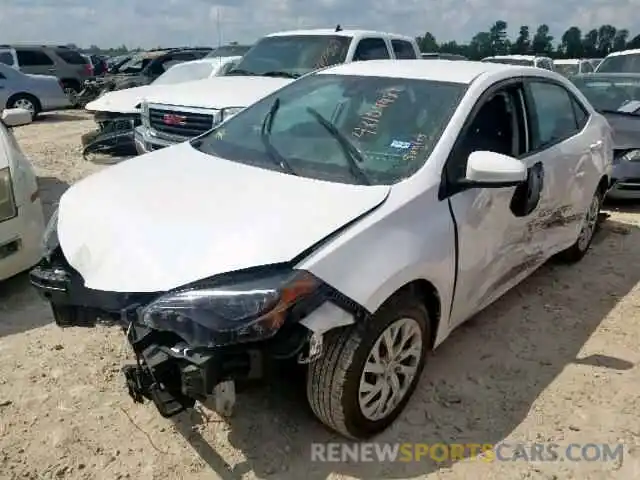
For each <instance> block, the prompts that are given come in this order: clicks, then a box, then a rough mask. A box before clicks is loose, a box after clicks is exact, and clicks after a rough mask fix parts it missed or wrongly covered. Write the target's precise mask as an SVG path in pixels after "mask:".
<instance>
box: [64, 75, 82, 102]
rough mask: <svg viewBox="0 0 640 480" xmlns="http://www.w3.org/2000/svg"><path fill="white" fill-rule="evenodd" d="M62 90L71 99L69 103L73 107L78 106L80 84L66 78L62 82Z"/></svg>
mask: <svg viewBox="0 0 640 480" xmlns="http://www.w3.org/2000/svg"><path fill="white" fill-rule="evenodd" d="M62 90H63V91H64V94H65V95H66V96H67V98H68V99H69V103H70V104H71V106H72V107H73V108H76V107H77V106H78V94H79V93H80V90H81V89H80V85H77V84H76V82H70V81H68V80H64V81H63V82H62Z"/></svg>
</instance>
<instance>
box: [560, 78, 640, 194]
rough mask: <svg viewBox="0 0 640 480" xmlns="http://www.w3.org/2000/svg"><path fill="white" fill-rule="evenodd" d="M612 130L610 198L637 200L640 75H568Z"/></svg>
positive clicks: (639, 173) (639, 160) (639, 182)
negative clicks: (612, 159) (611, 185)
mask: <svg viewBox="0 0 640 480" xmlns="http://www.w3.org/2000/svg"><path fill="white" fill-rule="evenodd" d="M571 80H572V81H573V83H574V84H575V85H576V86H577V87H578V88H579V89H580V91H581V92H582V93H583V94H584V95H585V97H587V99H588V100H589V101H590V102H591V104H592V105H593V106H594V108H595V109H596V110H598V111H599V112H600V113H602V114H603V115H604V116H605V117H606V118H607V120H608V121H609V125H611V128H612V129H613V146H614V166H613V176H612V178H613V180H614V182H615V183H614V185H613V187H612V188H611V190H610V191H609V193H608V194H607V197H608V198H613V199H634V200H640V74H632V73H631V74H630V73H590V74H586V75H576V76H574V77H571Z"/></svg>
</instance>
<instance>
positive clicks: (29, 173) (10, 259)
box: [0, 108, 44, 280]
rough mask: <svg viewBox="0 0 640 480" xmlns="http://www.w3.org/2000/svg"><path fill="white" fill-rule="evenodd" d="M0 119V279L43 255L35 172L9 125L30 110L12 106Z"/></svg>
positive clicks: (24, 120)
mask: <svg viewBox="0 0 640 480" xmlns="http://www.w3.org/2000/svg"><path fill="white" fill-rule="evenodd" d="M1 118H2V121H0V280H5V279H7V278H9V277H12V276H14V275H16V274H18V273H20V272H22V271H24V270H27V269H29V268H31V267H33V266H34V265H35V264H36V263H38V261H39V260H40V258H41V257H42V236H43V232H44V218H43V214H42V202H41V200H40V196H39V192H38V183H37V180H36V175H35V173H34V171H33V168H32V167H31V164H30V163H29V161H28V160H27V158H26V157H25V156H24V154H23V153H22V151H21V150H20V147H19V146H18V143H17V142H16V139H15V137H14V136H13V133H12V132H11V130H10V129H11V128H12V127H17V126H19V125H24V124H27V123H30V122H31V112H29V111H28V110H24V109H19V108H12V109H5V110H3V112H2V117H1Z"/></svg>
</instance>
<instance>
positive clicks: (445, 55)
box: [420, 52, 468, 60]
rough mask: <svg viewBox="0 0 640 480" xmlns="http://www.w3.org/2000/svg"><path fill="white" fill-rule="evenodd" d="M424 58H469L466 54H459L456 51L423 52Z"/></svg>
mask: <svg viewBox="0 0 640 480" xmlns="http://www.w3.org/2000/svg"><path fill="white" fill-rule="evenodd" d="M420 55H421V56H422V59H423V60H468V58H467V57H465V56H464V55H457V54H455V53H442V52H428V53H421V54H420Z"/></svg>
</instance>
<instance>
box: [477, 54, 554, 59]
mask: <svg viewBox="0 0 640 480" xmlns="http://www.w3.org/2000/svg"><path fill="white" fill-rule="evenodd" d="M490 58H497V59H501V58H513V59H514V60H534V59H536V58H549V57H546V56H544V55H494V56H493V57H485V58H483V60H487V59H490Z"/></svg>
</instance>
